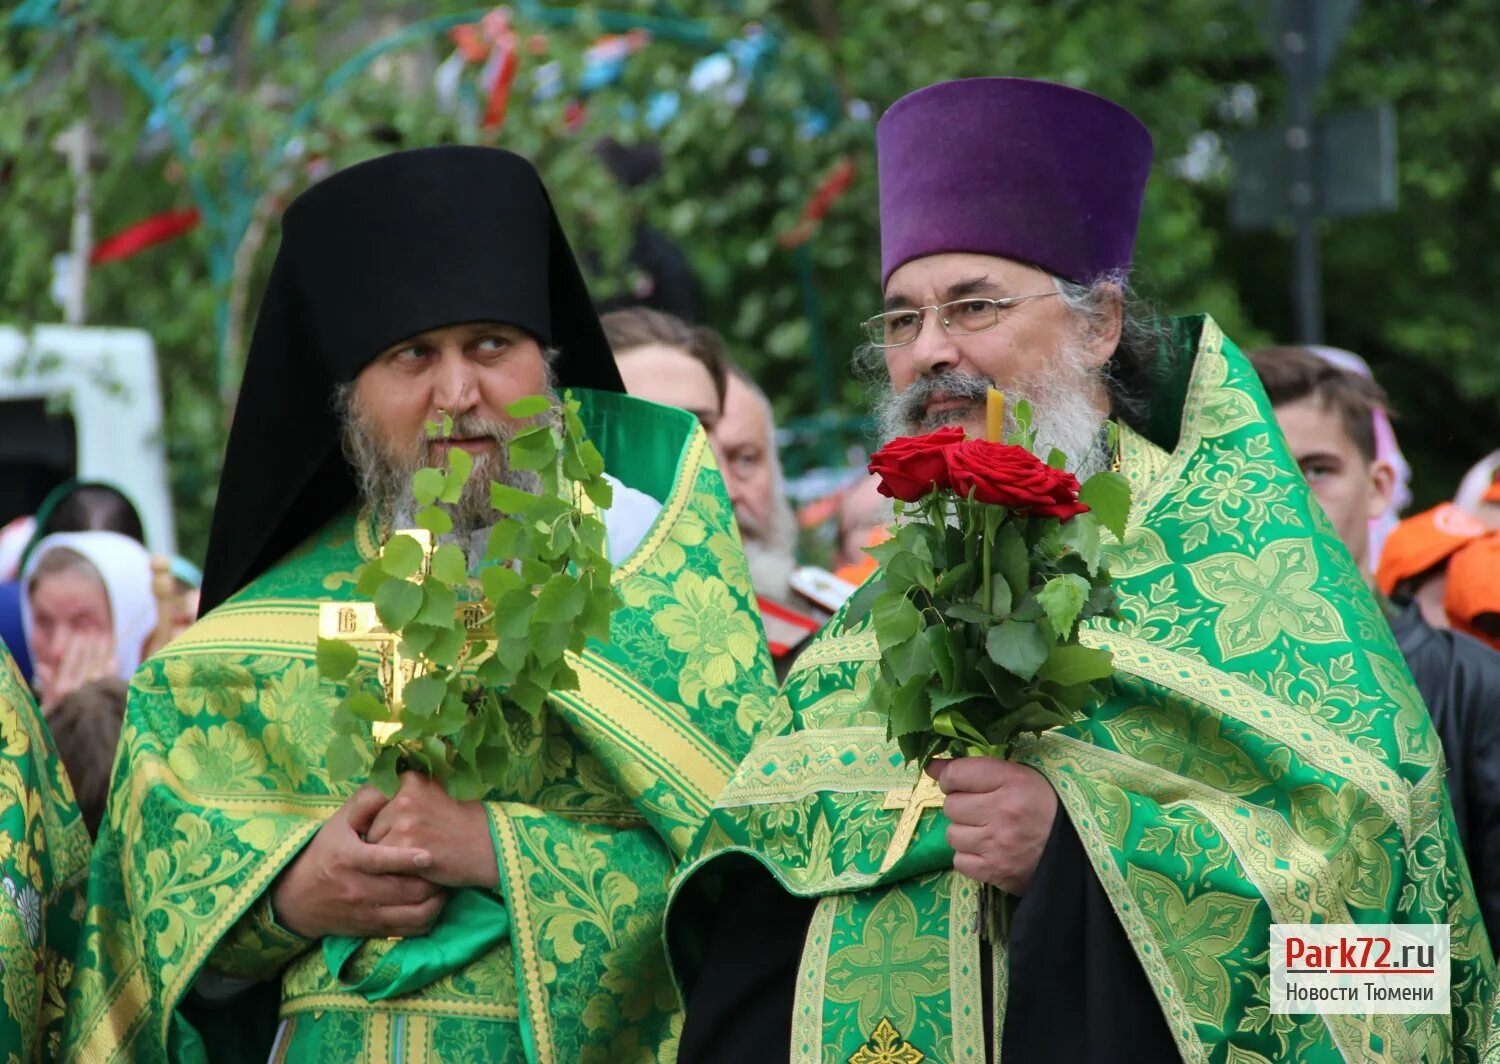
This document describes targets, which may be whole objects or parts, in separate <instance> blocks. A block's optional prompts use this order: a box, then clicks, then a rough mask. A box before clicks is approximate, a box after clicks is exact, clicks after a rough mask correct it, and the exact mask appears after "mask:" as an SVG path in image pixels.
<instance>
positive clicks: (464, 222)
mask: <svg viewBox="0 0 1500 1064" xmlns="http://www.w3.org/2000/svg"><path fill="white" fill-rule="evenodd" d="M478 321H494V322H504V323H507V324H511V325H516V326H519V327H520V328H522V329H525V330H526V331H527V332H528V333H530V334H531V335H532V336H534V337H536V339H537V340H538V341H539V342H540V343H542V344H544V345H546V346H549V347H555V348H558V349H559V350H560V351H561V354H560V356H559V358H558V361H557V363H556V371H557V378H558V382H559V383H560V384H562V385H564V386H569V385H571V386H574V387H582V388H595V389H606V390H610V391H623V388H622V386H621V384H620V374H619V371H618V370H617V369H616V368H615V362H614V358H613V356H612V355H611V354H610V350H609V344H608V343H607V342H606V341H605V339H604V330H603V329H602V328H601V327H600V325H599V319H598V316H597V315H596V314H595V313H594V308H593V303H592V302H591V301H590V299H589V293H588V289H587V288H586V287H585V286H584V282H583V275H582V274H581V273H580V272H579V270H578V265H577V263H576V262H575V261H574V258H573V252H572V250H571V249H570V248H569V247H568V241H567V238H566V237H565V236H564V235H563V231H562V228H561V226H560V225H559V224H558V221H557V216H556V215H555V214H554V212H553V210H552V204H551V201H550V200H549V199H548V198H547V191H546V189H544V188H543V187H542V182H541V178H539V177H538V176H537V173H536V170H535V169H533V168H532V166H531V164H530V163H529V162H527V161H526V160H525V159H523V158H521V157H520V156H519V155H514V154H512V153H511V152H507V151H501V150H499V149H495V148H474V147H446V148H425V149H421V150H417V151H404V152H396V153H394V154H391V155H385V156H382V157H380V158H378V159H372V160H370V161H369V162H366V163H361V164H359V165H358V166H352V167H349V168H348V169H346V170H341V171H339V172H338V173H336V174H334V175H333V176H332V177H330V178H328V179H326V180H325V181H322V182H320V183H319V184H317V185H314V186H313V187H312V188H310V189H308V190H307V191H306V192H304V193H303V194H302V195H301V196H299V197H298V198H297V200H296V201H295V202H294V203H293V204H292V205H291V206H290V207H289V208H287V211H286V215H285V217H284V219H283V221H282V237H281V248H280V250H279V251H278V252H277V255H276V262H275V264H274V265H273V266H272V267H271V277H270V280H269V282H268V284H267V286H266V294H265V297H264V299H263V300H262V302H261V307H260V315H259V317H258V318H257V319H256V323H255V334H254V337H253V338H252V340H251V342H250V353H249V356H248V358H247V359H246V363H245V377H244V382H243V384H242V385H241V387H240V397H239V402H238V404H237V405H236V407H235V415H234V425H233V427H232V428H231V429H230V432H229V446H228V448H227V450H226V452H225V455H224V471H223V476H222V477H221V479H220V484H219V497H218V501H217V504H216V505H215V507H214V520H213V529H212V532H211V533H210V536H209V543H208V557H207V560H206V564H205V565H204V577H203V595H202V609H203V611H204V612H207V611H208V610H210V609H212V608H213V607H214V606H216V605H218V604H219V603H220V602H222V601H224V599H226V598H228V597H229V596H230V595H231V594H233V593H234V592H235V591H238V590H239V589H240V588H241V587H243V586H244V585H245V584H246V583H248V582H249V581H250V580H252V579H253V578H254V577H256V576H258V575H259V574H260V573H262V572H264V571H265V570H266V569H267V568H268V567H270V566H271V565H272V564H274V563H275V562H276V561H277V560H278V559H280V558H281V557H282V555H284V554H285V553H286V552H287V551H289V550H291V549H292V548H293V547H296V546H297V545H298V544H300V543H301V542H302V541H303V540H304V539H306V538H307V536H309V535H311V534H312V533H313V532H314V531H316V530H317V529H319V528H321V527H322V526H323V525H324V524H326V523H327V522H328V521H329V520H330V519H331V518H332V517H333V516H334V515H335V514H337V513H339V512H341V511H342V510H344V509H345V508H346V507H347V506H348V505H349V503H350V502H351V501H352V500H353V499H354V498H355V494H356V489H355V482H354V477H353V473H352V471H351V470H350V468H349V465H348V462H347V461H346V460H345V458H344V456H343V455H342V453H341V451H340V440H339V437H340V425H339V421H338V416H337V413H336V412H335V410H334V408H333V404H332V402H331V398H332V396H333V393H334V389H335V388H336V387H337V386H338V385H340V384H346V383H349V382H351V381H353V380H354V379H355V377H357V376H358V375H359V373H360V371H361V370H363V369H364V368H365V367H366V366H367V365H368V364H369V363H370V362H371V361H372V360H373V359H374V358H375V356H376V355H378V354H379V353H380V352H381V351H382V350H384V349H385V348H387V347H389V346H391V345H392V344H394V343H397V342H398V341H401V340H405V339H407V338H408V337H412V336H416V335H417V334H419V333H422V332H426V331H427V330H429V329H436V328H440V327H443V326H447V325H459V324H463V323H467V322H478Z"/></svg>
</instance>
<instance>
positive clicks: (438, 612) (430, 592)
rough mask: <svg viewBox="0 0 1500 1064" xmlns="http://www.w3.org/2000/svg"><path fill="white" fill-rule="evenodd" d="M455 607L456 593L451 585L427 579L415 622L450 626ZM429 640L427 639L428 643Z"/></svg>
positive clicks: (441, 626) (435, 626)
mask: <svg viewBox="0 0 1500 1064" xmlns="http://www.w3.org/2000/svg"><path fill="white" fill-rule="evenodd" d="M457 608H458V595H457V594H456V593H455V592H454V590H453V589H452V588H451V587H449V586H448V585H446V584H443V583H440V582H438V581H437V580H428V581H426V582H425V583H424V584H423V585H422V609H421V611H420V612H418V614H417V616H416V621H415V624H422V625H431V626H432V627H433V628H452V627H453V624H454V617H453V611H454V610H455V609H457ZM403 634H405V633H403ZM430 642H431V641H430V640H429V644H430Z"/></svg>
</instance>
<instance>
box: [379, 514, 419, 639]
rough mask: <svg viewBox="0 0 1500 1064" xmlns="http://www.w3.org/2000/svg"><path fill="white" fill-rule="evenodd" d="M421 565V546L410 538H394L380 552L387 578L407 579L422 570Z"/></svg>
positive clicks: (381, 563)
mask: <svg viewBox="0 0 1500 1064" xmlns="http://www.w3.org/2000/svg"><path fill="white" fill-rule="evenodd" d="M421 565H422V547H421V544H419V543H418V542H417V541H416V540H414V539H412V538H411V537H410V536H392V537H391V541H390V542H389V543H387V544H386V545H385V549H384V550H382V551H381V552H380V567H381V568H382V569H384V570H385V573H386V575H387V576H396V577H400V578H402V579H405V578H406V577H408V576H411V575H412V574H413V573H415V572H416V571H417V570H418V569H419V568H421ZM395 627H399V625H398V626H395Z"/></svg>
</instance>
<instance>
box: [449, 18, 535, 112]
mask: <svg viewBox="0 0 1500 1064" xmlns="http://www.w3.org/2000/svg"><path fill="white" fill-rule="evenodd" d="M451 36H452V38H453V43H454V45H455V46H456V47H457V49H458V52H459V54H460V55H462V56H463V57H464V62H466V63H480V62H482V63H484V69H483V71H482V72H481V73H480V79H481V80H480V85H481V86H482V87H483V88H484V89H486V90H487V92H488V95H487V97H486V100H485V107H484V119H483V121H482V122H481V125H482V127H483V128H484V129H499V128H500V127H501V126H503V125H505V112H506V110H507V109H508V108H509V106H510V88H511V85H512V83H514V81H515V80H516V70H517V68H518V67H519V66H520V46H521V41H520V38H519V37H518V36H517V34H516V31H515V29H514V28H513V27H512V26H511V22H510V9H509V8H505V7H497V8H495V10H493V11H491V12H490V13H489V14H487V15H485V16H484V18H482V19H481V20H480V21H479V22H477V23H470V24H468V25H465V26H459V27H457V28H456V29H454V30H453V31H452V34H451ZM529 43H530V44H531V47H532V48H533V49H534V48H536V47H537V45H538V43H540V44H541V45H542V46H543V47H545V38H542V39H541V40H540V42H539V41H538V39H537V38H535V37H533V38H532V40H531V41H530V42H529Z"/></svg>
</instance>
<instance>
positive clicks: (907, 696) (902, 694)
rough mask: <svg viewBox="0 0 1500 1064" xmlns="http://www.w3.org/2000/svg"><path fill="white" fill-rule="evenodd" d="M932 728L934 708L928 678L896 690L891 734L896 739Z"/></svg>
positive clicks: (911, 681)
mask: <svg viewBox="0 0 1500 1064" xmlns="http://www.w3.org/2000/svg"><path fill="white" fill-rule="evenodd" d="M931 727H932V707H931V703H930V700H929V697H928V694H927V678H926V677H925V676H918V677H916V678H915V679H912V680H908V681H907V682H906V683H904V684H902V685H901V686H900V687H898V688H896V692H895V694H894V695H893V696H892V697H891V721H890V734H891V735H893V736H896V737H898V738H899V737H900V736H902V735H910V734H912V733H913V732H923V731H927V730H928V729H930V728H931Z"/></svg>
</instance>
